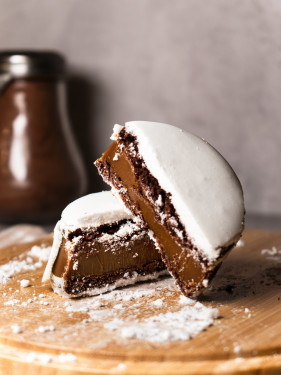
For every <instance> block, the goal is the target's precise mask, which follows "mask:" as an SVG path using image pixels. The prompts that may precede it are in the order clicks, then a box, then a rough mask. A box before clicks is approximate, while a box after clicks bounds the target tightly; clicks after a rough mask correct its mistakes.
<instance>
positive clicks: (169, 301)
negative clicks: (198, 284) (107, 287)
mask: <svg viewBox="0 0 281 375" xmlns="http://www.w3.org/2000/svg"><path fill="white" fill-rule="evenodd" d="M51 241H52V238H51V236H49V237H46V238H44V239H43V240H39V241H37V242H34V243H32V244H24V245H15V246H11V247H6V248H2V249H0V265H2V264H5V263H7V262H9V261H11V260H14V259H24V257H25V256H27V252H28V251H29V250H30V249H31V247H32V246H33V245H39V246H42V247H44V246H49V245H50V244H51ZM243 241H244V245H243V246H240V247H236V248H235V249H233V250H232V252H231V254H230V255H229V257H228V258H227V259H226V261H225V262H224V264H223V266H222V267H221V269H220V271H219V272H218V274H217V276H216V278H215V280H214V282H213V284H212V287H211V288H210V289H209V290H208V291H206V292H205V294H204V296H202V297H201V298H200V301H201V302H202V303H204V304H205V305H207V306H212V307H217V308H218V309H219V312H220V318H219V319H217V320H215V322H214V325H213V326H211V327H208V328H207V330H206V331H204V332H201V333H199V335H198V336H196V337H195V338H193V339H191V340H188V341H174V342H169V343H149V342H147V341H140V340H136V339H127V338H124V337H122V336H121V335H120V334H119V332H118V331H112V330H109V329H106V328H105V327H104V323H105V322H106V321H107V319H108V316H109V317H112V314H113V311H114V308H113V307H114V305H116V304H118V303H119V302H118V296H120V295H119V294H118V293H119V292H118V293H115V294H114V295H111V294H110V293H109V294H107V295H105V297H104V298H105V300H104V303H103V304H101V303H96V301H102V299H101V297H91V298H87V299H80V300H66V299H64V298H62V297H59V296H57V295H56V294H54V293H53V291H52V289H51V288H50V286H49V285H48V283H45V284H42V283H41V277H42V273H43V270H44V266H45V262H44V264H43V266H42V267H39V268H37V269H36V270H35V271H34V270H33V271H31V270H27V271H22V272H20V273H17V274H15V275H13V276H12V277H11V278H10V280H9V281H8V282H7V283H2V284H0V318H1V328H0V373H1V374H5V375H9V374H11V375H12V374H16V375H22V374H28V375H32V374H36V375H38V374H41V375H42V374H44V375H45V374H46V375H51V374H58V375H65V374H155V375H156V374H173V375H179V374H194V375H195V374H280V373H281V319H280V317H281V300H280V298H281V288H280V287H281V272H280V268H281V250H280V249H281V233H278V232H270V231H261V230H246V231H245V233H244V235H243ZM262 250H266V251H262ZM278 250H280V251H278ZM20 254H22V255H21V256H20ZM19 257H21V258H19ZM22 279H28V280H30V282H31V285H30V286H29V287H27V288H21V287H20V280H22ZM126 290H128V289H125V290H123V291H122V293H123V294H122V295H123V296H124V293H126ZM129 290H134V291H136V290H139V291H142V290H150V292H149V293H147V294H145V293H144V294H143V295H141V293H140V297H139V300H136V299H134V300H127V301H125V302H124V299H123V302H122V303H123V308H122V312H120V313H119V312H118V314H121V313H122V318H126V317H127V318H128V317H130V315H132V314H133V315H136V318H140V319H141V318H142V317H147V316H150V315H152V314H153V313H154V314H155V309H156V307H154V308H153V307H152V306H153V305H152V302H153V301H154V300H156V299H159V298H161V299H162V300H163V301H164V304H163V306H161V307H158V308H157V313H161V312H164V313H165V312H167V311H169V308H171V307H173V306H176V303H177V301H178V300H179V296H180V293H179V291H178V290H177V289H176V288H175V287H174V286H173V281H172V279H170V278H166V279H163V280H160V281H158V282H154V283H152V282H150V283H145V284H139V285H137V286H134V287H133V288H131V289H129ZM42 294H43V295H44V296H42ZM110 295H111V296H113V297H110ZM109 313H110V314H111V315H110V314H109ZM108 314H109V315H108ZM116 314H117V313H116ZM13 325H19V326H20V327H21V328H22V332H21V333H14V332H13V329H12V326H13ZM40 326H44V327H50V326H54V328H55V329H54V330H53V331H52V330H51V331H49V332H40V329H39V327H40ZM69 353H71V354H72V355H73V356H71V355H69ZM74 356H75V357H74ZM75 358H76V360H75V361H74V359H75ZM72 359H73V361H72Z"/></svg>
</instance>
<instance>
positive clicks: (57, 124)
mask: <svg viewBox="0 0 281 375" xmlns="http://www.w3.org/2000/svg"><path fill="white" fill-rule="evenodd" d="M86 188H87V179H86V173H85V168H84V166H83V163H82V159H81V157H80V155H79V153H78V149H77V146H76V144H75V142H74V139H73V136H72V133H71V129H70V126H69V121H68V114H67V110H66V101H65V60H64V59H63V57H62V56H61V55H60V54H58V53H55V52H52V51H2V52H1V51H0V223H19V222H31V223H51V222H53V221H55V220H57V219H59V216H60V213H61V211H62V209H63V208H64V207H65V206H66V205H67V204H68V203H69V202H71V201H72V200H74V199H75V198H77V197H79V196H81V195H83V194H85V192H86Z"/></svg>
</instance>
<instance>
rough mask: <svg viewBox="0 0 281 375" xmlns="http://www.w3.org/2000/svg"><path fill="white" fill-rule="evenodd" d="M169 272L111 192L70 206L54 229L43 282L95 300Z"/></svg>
mask: <svg viewBox="0 0 281 375" xmlns="http://www.w3.org/2000/svg"><path fill="white" fill-rule="evenodd" d="M166 273H167V270H166V267H165V265H164V263H163V262H162V260H161V256H160V254H159V253H158V251H157V250H156V249H155V245H154V243H153V241H152V240H151V239H150V238H149V236H148V234H147V232H146V231H145V230H143V229H142V228H141V227H140V226H139V225H137V224H136V223H134V222H133V217H132V215H131V214H130V212H129V211H128V212H126V211H125V209H124V207H123V205H122V204H120V202H119V201H118V200H117V199H116V198H115V197H114V196H113V195H112V194H111V192H109V191H104V192H100V193H94V194H89V195H87V196H84V197H82V198H79V199H77V200H76V201H74V202H72V203H70V204H69V205H68V206H67V207H66V208H65V209H64V211H63V212H62V215H61V220H60V221H59V222H58V223H57V225H56V227H55V230H54V241H53V246H52V251H51V255H50V258H49V262H48V264H47V267H46V270H45V273H44V276H43V281H46V280H48V279H51V283H52V287H53V289H54V291H55V292H56V293H58V294H60V295H63V296H66V297H81V296H92V295H96V294H100V293H104V292H108V291H110V290H113V289H115V288H117V287H121V286H125V285H131V284H134V283H136V282H138V281H145V280H152V279H156V278H157V277H159V276H160V275H163V274H166Z"/></svg>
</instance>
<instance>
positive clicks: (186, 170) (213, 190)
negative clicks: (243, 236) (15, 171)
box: [118, 121, 244, 261]
mask: <svg viewBox="0 0 281 375" xmlns="http://www.w3.org/2000/svg"><path fill="white" fill-rule="evenodd" d="M125 129H126V131H127V132H128V133H130V134H132V135H134V136H135V137H136V138H137V142H138V149H139V152H140V155H141V156H142V158H143V160H144V162H145V164H146V165H147V167H148V169H149V171H150V172H151V174H152V175H153V176H154V177H155V178H156V179H157V180H158V182H159V184H160V186H161V187H162V189H163V190H165V191H166V192H168V193H170V194H171V201H172V204H173V205H174V207H175V210H176V212H177V214H178V215H179V218H180V220H181V222H182V224H183V225H184V226H185V228H186V230H187V233H188V235H189V236H190V237H191V239H192V240H193V242H194V244H195V245H196V246H197V247H198V248H199V249H200V250H201V252H202V253H203V255H204V256H205V257H206V258H207V259H208V260H209V261H213V260H215V259H216V258H217V257H218V255H219V253H220V248H221V247H222V246H223V245H226V244H228V243H229V241H231V240H233V239H234V238H235V237H239V234H240V233H241V231H242V228H243V223H242V222H243V219H244V201H243V192H242V188H241V184H240V182H239V180H238V178H237V176H236V175H235V173H234V171H233V170H232V168H231V167H230V165H229V164H228V163H227V162H226V160H225V159H224V158H223V157H222V156H221V155H220V154H219V153H218V152H217V151H216V150H215V149H214V148H213V147H212V146H211V145H209V144H208V143H207V142H206V141H204V140H202V139H201V138H199V137H197V136H195V135H193V134H190V133H188V132H185V131H183V130H181V129H179V128H177V127H174V126H172V125H168V124H162V123H156V122H146V121H132V122H127V123H126V124H125ZM118 130H119V129H118ZM119 132H120V130H119ZM159 203H160V202H159ZM236 240H238V238H236Z"/></svg>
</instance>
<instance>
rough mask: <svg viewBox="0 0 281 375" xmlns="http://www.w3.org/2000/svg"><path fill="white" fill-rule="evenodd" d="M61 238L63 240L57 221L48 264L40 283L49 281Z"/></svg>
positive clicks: (59, 222) (59, 224)
mask: <svg viewBox="0 0 281 375" xmlns="http://www.w3.org/2000/svg"><path fill="white" fill-rule="evenodd" d="M62 238H63V235H62V230H61V221H58V222H57V224H56V226H55V229H54V239H53V245H52V249H51V254H50V257H49V260H48V263H47V265H46V268H45V271H44V274H43V277H42V282H45V281H48V280H50V277H51V273H52V269H53V265H54V264H55V261H56V259H57V256H58V253H59V249H60V245H61V242H62Z"/></svg>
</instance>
